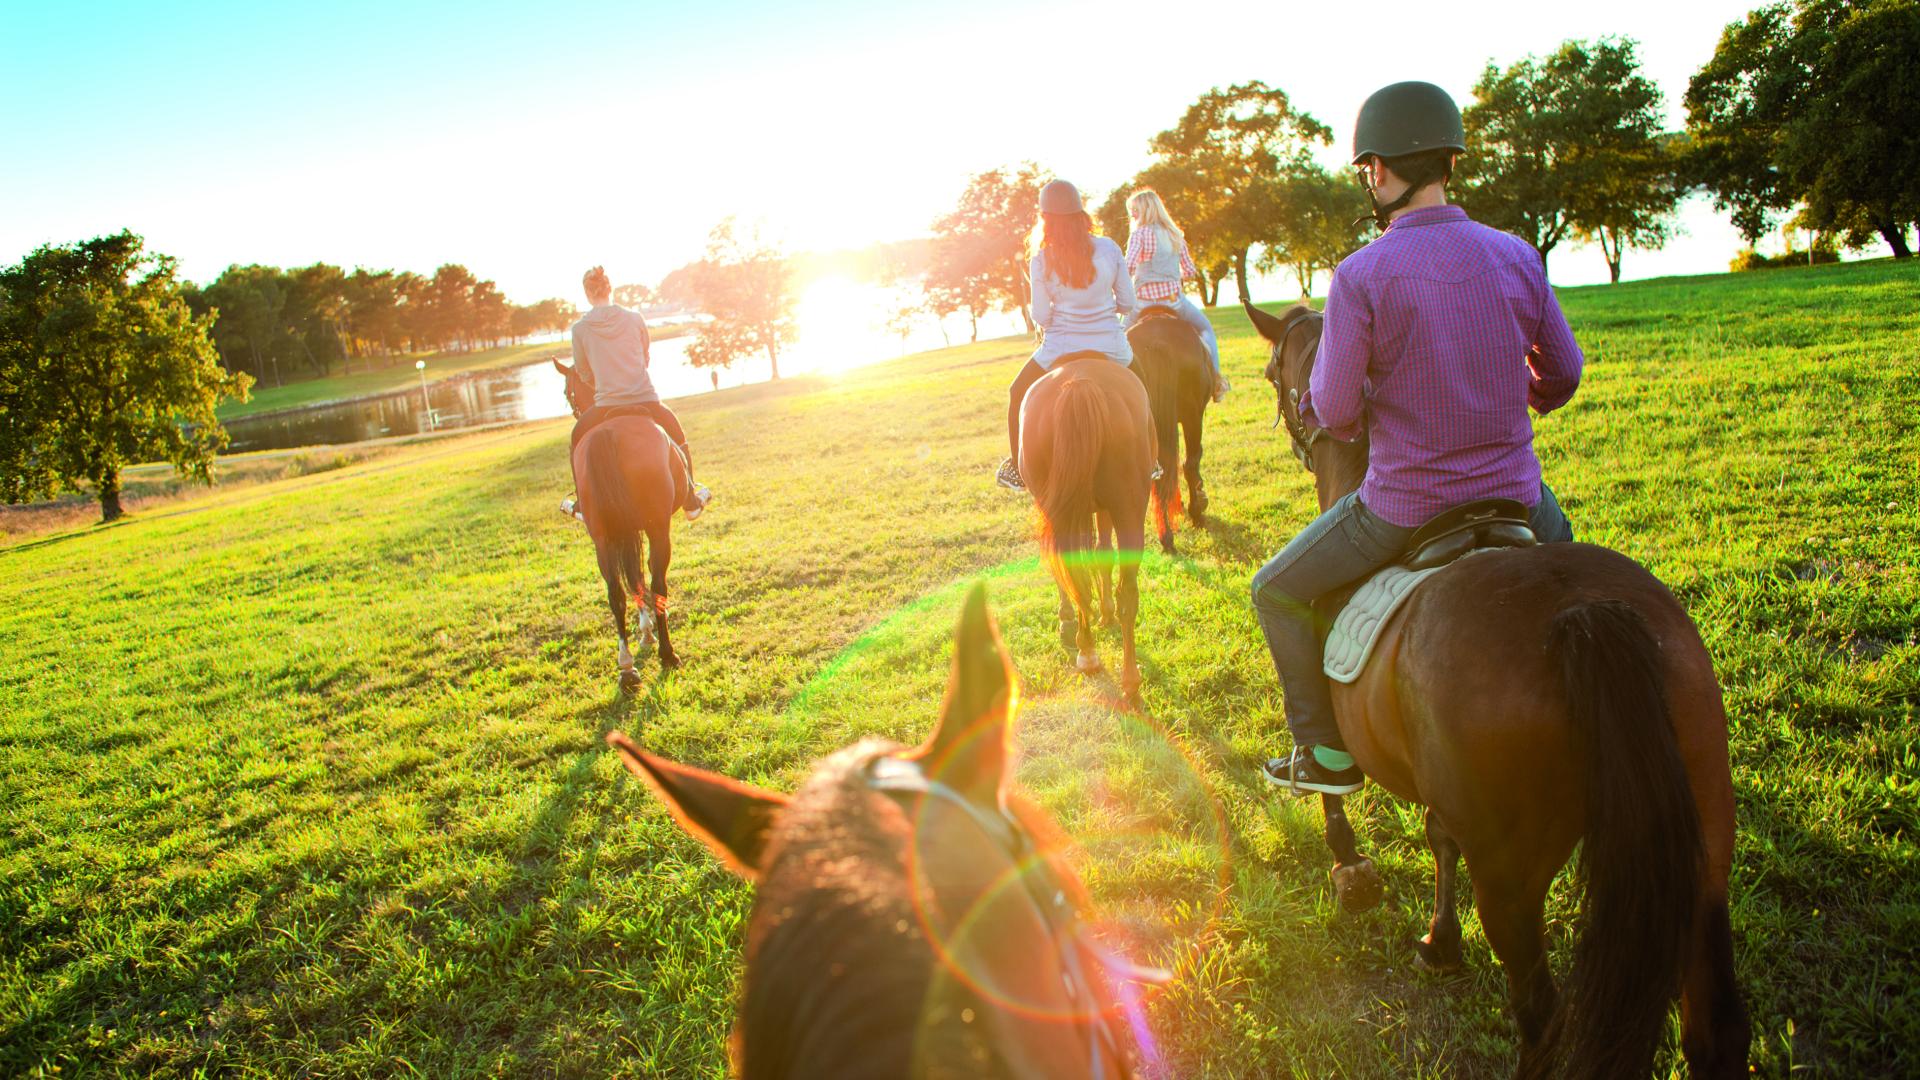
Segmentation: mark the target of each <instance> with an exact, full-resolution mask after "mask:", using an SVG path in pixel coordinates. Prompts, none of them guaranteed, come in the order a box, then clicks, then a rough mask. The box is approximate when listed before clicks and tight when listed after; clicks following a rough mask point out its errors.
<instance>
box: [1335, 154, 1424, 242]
mask: <svg viewBox="0 0 1920 1080" xmlns="http://www.w3.org/2000/svg"><path fill="white" fill-rule="evenodd" d="M1360 184H1361V186H1362V187H1364V188H1366V189H1367V202H1368V203H1369V204H1371V205H1372V207H1373V213H1371V214H1362V215H1360V216H1359V217H1357V218H1354V219H1353V223H1352V225H1351V226H1350V227H1351V228H1355V229H1357V228H1359V227H1360V226H1362V225H1364V224H1366V223H1367V222H1369V221H1371V222H1373V223H1374V224H1375V225H1378V226H1379V227H1380V231H1381V232H1386V231H1387V226H1388V225H1391V224H1392V223H1393V215H1394V212H1395V211H1397V210H1399V209H1401V208H1402V207H1404V206H1406V205H1407V204H1408V203H1410V202H1412V201H1413V187H1412V186H1411V185H1409V186H1408V187H1407V190H1405V191H1403V192H1401V193H1400V197H1399V198H1397V199H1395V200H1393V201H1392V202H1390V203H1388V204H1386V205H1385V206H1382V205H1380V196H1378V195H1376V194H1375V193H1374V190H1373V184H1372V183H1370V182H1368V180H1367V167H1366V166H1364V165H1362V166H1360Z"/></svg>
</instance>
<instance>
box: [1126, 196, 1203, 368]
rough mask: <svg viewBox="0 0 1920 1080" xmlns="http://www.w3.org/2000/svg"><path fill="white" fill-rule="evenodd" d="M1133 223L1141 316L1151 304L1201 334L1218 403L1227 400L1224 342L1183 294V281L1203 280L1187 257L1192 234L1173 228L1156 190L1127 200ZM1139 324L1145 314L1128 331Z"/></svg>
mask: <svg viewBox="0 0 1920 1080" xmlns="http://www.w3.org/2000/svg"><path fill="white" fill-rule="evenodd" d="M1127 220H1128V221H1129V222H1131V223H1132V231H1131V232H1129V233H1128V235H1127V272H1128V273H1130V274H1132V275H1133V291H1134V295H1136V296H1138V297H1139V298H1140V304H1141V311H1145V310H1146V305H1148V304H1161V305H1164V306H1165V307H1168V308H1171V309H1172V310H1173V313H1174V314H1176V315H1178V316H1180V317H1181V318H1182V319H1185V320H1186V321H1187V324H1188V325H1190V326H1192V327H1193V328H1194V330H1195V331H1197V332H1198V333H1199V335H1200V343H1201V344H1202V345H1205V346H1206V347H1207V356H1209V357H1210V358H1212V360H1213V400H1215V401H1219V400H1220V399H1221V398H1223V397H1226V396H1227V379H1226V376H1224V375H1222V374H1220V339H1219V337H1218V336H1216V335H1215V334H1214V332H1213V324H1212V323H1210V322H1208V321H1207V313H1206V312H1204V311H1201V310H1200V308H1199V306H1198V305H1197V304H1195V303H1194V302H1193V301H1191V300H1189V299H1187V298H1186V296H1185V295H1184V294H1182V292H1181V291H1180V283H1181V282H1182V281H1185V280H1187V279H1189V278H1197V277H1199V276H1200V271H1199V270H1197V269H1195V268H1194V265H1193V257H1192V256H1191V255H1189V254H1187V236H1186V234H1185V233H1183V232H1181V231H1180V226H1178V225H1175V224H1174V223H1173V215H1172V214H1169V213H1167V204H1166V203H1163V202H1161V201H1160V193H1159V192H1157V191H1155V190H1153V189H1152V188H1141V189H1140V190H1139V191H1136V192H1134V193H1133V194H1132V195H1130V196H1128V197H1127ZM1139 321H1140V312H1139V311H1136V312H1134V314H1133V317H1132V318H1131V319H1128V320H1127V329H1129V330H1131V329H1133V326H1134V324H1135V323H1137V322H1139Z"/></svg>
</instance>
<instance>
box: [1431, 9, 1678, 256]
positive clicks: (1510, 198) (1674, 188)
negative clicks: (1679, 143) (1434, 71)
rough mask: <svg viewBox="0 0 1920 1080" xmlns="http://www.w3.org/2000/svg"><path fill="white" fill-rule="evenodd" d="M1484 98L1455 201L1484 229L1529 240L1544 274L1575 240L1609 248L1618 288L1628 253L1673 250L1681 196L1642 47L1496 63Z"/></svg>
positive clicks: (1588, 48) (1592, 48)
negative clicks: (1671, 227)
mask: <svg viewBox="0 0 1920 1080" xmlns="http://www.w3.org/2000/svg"><path fill="white" fill-rule="evenodd" d="M1473 92H1474V99H1475V100H1474V102H1473V104H1471V105H1469V106H1467V108H1466V109H1465V110H1463V113H1462V118H1463V119H1464V120H1465V122H1466V131H1467V152H1466V153H1465V154H1463V155H1461V158H1460V165H1459V170H1458V173H1457V175H1456V184H1455V189H1454V190H1455V198H1456V200H1457V201H1458V202H1459V203H1460V204H1461V205H1462V206H1463V207H1465V208H1466V209H1467V211H1468V212H1469V213H1471V214H1472V215H1473V216H1474V218H1475V219H1476V220H1478V221H1483V222H1485V223H1486V224H1489V225H1492V226H1494V227H1495V228H1499V229H1505V230H1507V231H1509V232H1512V233H1514V234H1516V235H1518V236H1520V237H1521V238H1523V239H1525V240H1526V241H1527V242H1529V243H1531V244H1532V245H1533V246H1534V247H1535V248H1537V249H1538V250H1539V252H1540V259H1541V261H1542V262H1543V263H1544V262H1545V261H1546V260H1547V257H1548V256H1549V255H1550V254H1551V253H1552V252H1553V249H1554V248H1555V247H1556V246H1558V245H1559V244H1560V242H1561V241H1562V240H1565V239H1567V238H1568V237H1569V236H1582V235H1584V236H1591V237H1593V238H1596V239H1599V240H1600V241H1601V243H1602V249H1603V253H1604V254H1606V257H1607V263H1608V267H1609V269H1610V270H1611V272H1612V274H1613V278H1614V280H1616V281H1618V280H1619V276H1620V255H1621V249H1622V248H1624V247H1628V246H1632V247H1642V248H1653V247H1659V246H1660V245H1661V244H1663V243H1664V242H1665V241H1666V237H1667V229H1668V222H1669V221H1670V220H1671V217H1672V214H1673V211H1674V208H1675V206H1677V205H1678V203H1679V200H1680V195H1681V189H1680V186H1679V185H1678V184H1677V183H1676V182H1675V181H1674V162H1673V159H1672V157H1671V155H1670V154H1669V153H1668V152H1667V145H1668V144H1667V142H1666V141H1665V140H1664V139H1663V138H1662V135H1661V131H1660V120H1661V109H1662V100H1661V96H1660V90H1659V88H1658V87H1656V86H1655V85H1654V84H1653V82H1652V80H1650V79H1648V78H1647V77H1646V76H1645V75H1644V74H1642V73H1641V71H1640V62H1639V58H1638V57H1637V55H1636V52H1635V45H1634V43H1633V42H1632V41H1630V40H1623V39H1602V40H1600V41H1596V42H1584V41H1569V42H1566V43H1565V44H1563V45H1561V46H1560V48H1559V49H1558V50H1556V51H1555V52H1554V53H1553V54H1552V55H1550V56H1548V57H1547V58H1545V59H1544V60H1542V59H1537V58H1535V57H1532V56H1528V57H1525V58H1523V59H1521V60H1520V61H1518V62H1517V63H1515V64H1513V65H1511V66H1509V67H1507V68H1506V69H1505V70H1502V69H1500V68H1498V67H1496V66H1494V65H1492V64H1489V65H1487V68H1486V71H1485V72H1484V73H1483V74H1482V75H1481V76H1480V81H1479V82H1478V83H1476V84H1475V85H1474V90H1473Z"/></svg>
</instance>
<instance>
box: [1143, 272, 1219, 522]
mask: <svg viewBox="0 0 1920 1080" xmlns="http://www.w3.org/2000/svg"><path fill="white" fill-rule="evenodd" d="M1127 343H1128V344H1130V345H1132V346H1133V370H1134V373H1135V374H1137V375H1139V376H1140V381H1141V382H1142V383H1144V384H1145V385H1146V388H1147V402H1148V404H1149V405H1150V406H1151V407H1152V409H1153V429H1154V433H1155V435H1156V436H1157V439H1156V442H1157V444H1158V446H1157V450H1158V454H1159V461H1160V478H1159V479H1158V480H1156V481H1154V484H1153V523H1154V531H1155V533H1157V534H1158V535H1159V537H1160V550H1162V551H1164V552H1166V553H1167V554H1169V555H1172V554H1173V553H1174V547H1173V522H1174V519H1175V518H1176V517H1178V516H1179V514H1180V511H1181V509H1182V506H1181V501H1180V476H1181V474H1182V473H1185V474H1186V478H1187V499H1186V505H1185V510H1186V513H1187V517H1188V518H1190V519H1191V520H1192V521H1193V523H1194V524H1195V525H1198V526H1201V527H1202V528H1204V527H1205V526H1206V524H1207V490H1206V488H1205V486H1203V485H1202V484H1201V482H1200V431H1201V428H1202V426H1203V425H1204V422H1205V419H1206V414H1207V404H1208V403H1209V402H1211V401H1212V400H1213V363H1212V361H1211V360H1209V359H1208V358H1207V347H1206V346H1205V345H1203V344H1201V341H1200V335H1199V334H1198V333H1196V332H1194V329H1193V327H1191V326H1188V325H1187V323H1186V321H1185V320H1183V319H1181V318H1180V316H1179V315H1178V314H1176V313H1175V312H1174V310H1173V309H1172V308H1169V307H1165V306H1161V305H1150V306H1148V307H1147V309H1146V314H1143V315H1142V316H1141V318H1140V321H1139V322H1138V323H1135V324H1134V327H1133V329H1131V330H1129V331H1127ZM1183 433H1184V434H1185V436H1186V444H1187V459H1186V462H1185V464H1184V465H1183V464H1182V463H1181V461H1180V437H1181V435H1182V434H1183Z"/></svg>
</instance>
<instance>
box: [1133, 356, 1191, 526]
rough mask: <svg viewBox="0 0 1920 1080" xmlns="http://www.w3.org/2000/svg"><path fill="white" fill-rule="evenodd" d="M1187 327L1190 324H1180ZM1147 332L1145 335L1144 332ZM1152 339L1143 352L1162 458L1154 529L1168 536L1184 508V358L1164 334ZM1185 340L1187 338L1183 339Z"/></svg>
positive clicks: (1155, 491)
mask: <svg viewBox="0 0 1920 1080" xmlns="http://www.w3.org/2000/svg"><path fill="white" fill-rule="evenodd" d="M1180 325H1181V328H1182V329H1184V328H1185V326H1186V324H1185V323H1182V324H1180ZM1143 336H1144V335H1143ZM1155 337H1158V338H1159V339H1160V340H1151V339H1150V340H1149V346H1148V351H1149V352H1150V353H1152V355H1149V356H1143V357H1142V358H1141V361H1142V362H1144V364H1143V372H1142V373H1143V374H1144V375H1145V376H1146V377H1145V379H1144V380H1143V381H1144V382H1145V383H1146V384H1147V408H1148V410H1149V411H1150V412H1151V413H1152V414H1153V434H1154V453H1155V454H1156V455H1157V457H1158V460H1159V462H1160V470H1161V471H1160V479H1158V480H1155V481H1154V482H1153V524H1154V531H1155V532H1156V533H1158V534H1159V535H1160V537H1161V538H1162V539H1163V540H1164V539H1166V538H1167V537H1170V536H1172V535H1173V523H1174V521H1175V520H1176V519H1178V518H1179V516H1180V514H1181V512H1182V510H1183V509H1184V508H1183V507H1182V506H1181V504H1180V374H1181V370H1180V362H1181V358H1180V356H1179V353H1178V350H1176V349H1174V348H1172V347H1171V346H1172V345H1173V344H1174V343H1173V342H1170V341H1167V340H1165V335H1164V334H1159V335H1155ZM1182 344H1184V342H1182Z"/></svg>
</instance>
